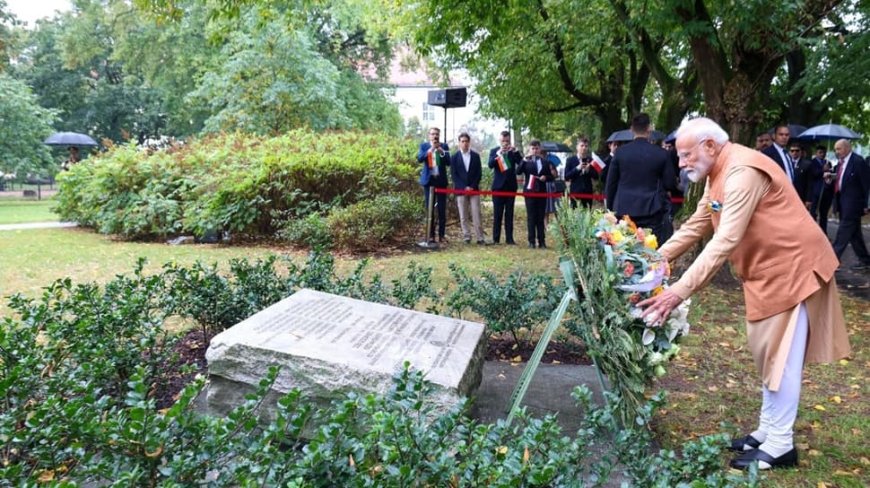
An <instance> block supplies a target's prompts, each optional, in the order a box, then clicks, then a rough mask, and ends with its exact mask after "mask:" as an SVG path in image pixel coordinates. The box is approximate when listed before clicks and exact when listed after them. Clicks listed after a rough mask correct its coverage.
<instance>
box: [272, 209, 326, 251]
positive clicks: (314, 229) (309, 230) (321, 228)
mask: <svg viewBox="0 0 870 488" xmlns="http://www.w3.org/2000/svg"><path fill="white" fill-rule="evenodd" d="M278 238H279V239H282V240H285V241H287V242H289V243H290V244H293V245H296V246H304V247H310V248H311V249H330V248H331V247H332V234H331V233H330V231H329V225H328V224H327V222H326V219H325V218H323V216H322V215H320V214H319V213H311V214H308V215H307V216H305V217H302V218H299V219H293V220H289V221H287V222H286V223H285V224H284V225H282V227H281V229H280V230H279V231H278Z"/></svg>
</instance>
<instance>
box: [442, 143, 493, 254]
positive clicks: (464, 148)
mask: <svg viewBox="0 0 870 488" xmlns="http://www.w3.org/2000/svg"><path fill="white" fill-rule="evenodd" d="M450 176H451V178H453V188H455V189H457V190H475V191H479V190H480V178H481V165H480V154H478V153H476V152H474V151H472V150H471V136H470V135H468V133H467V132H463V133H461V134H459V150H458V151H456V153H455V154H454V155H453V156H452V157H451V158H450ZM456 205H457V206H458V207H459V224H460V226H461V227H462V238H463V240H465V243H466V244H468V243H470V242H471V230H470V229H469V227H468V213H469V206H470V207H471V223H472V225H473V226H474V235H475V237H476V238H477V243H478V244H481V245H483V244H486V241H484V240H483V227H481V225H480V195H456Z"/></svg>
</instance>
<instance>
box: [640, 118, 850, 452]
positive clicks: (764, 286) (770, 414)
mask: <svg viewBox="0 0 870 488" xmlns="http://www.w3.org/2000/svg"><path fill="white" fill-rule="evenodd" d="M677 151H678V154H679V157H680V167H681V168H684V169H686V170H687V172H688V174H689V178H690V179H692V181H695V182H699V181H701V180H703V179H704V178H705V177H707V178H708V180H707V186H706V188H705V190H704V195H703V197H702V198H701V201H700V202H699V203H698V207H697V209H696V211H695V213H694V214H693V215H692V217H691V218H690V219H689V220H688V221H687V222H686V223H685V224H683V226H682V227H681V228H680V230H679V231H678V232H677V233H676V234H674V236H673V237H672V238H671V239H669V240H668V241H667V242H666V243H665V245H664V246H662V248H661V249H660V252H661V253H662V255H664V256H665V257H666V258H667V259H668V260H669V261H672V260H674V259H676V258H677V257H679V256H680V255H681V254H683V253H684V252H686V251H687V250H689V249H690V248H691V247H692V246H693V245H694V244H696V243H698V242H700V241H701V239H703V238H706V237H710V236H711V235H712V238H711V240H710V241H709V242H708V243H707V245H706V246H705V247H704V250H703V251H702V252H701V254H700V255H699V256H698V258H697V259H696V260H695V262H694V263H692V265H691V266H690V267H689V268H688V269H687V270H686V272H685V273H684V274H683V276H682V277H681V278H680V280H679V281H678V282H677V283H675V284H674V286H672V287H671V288H669V289H668V290H666V291H665V292H664V293H662V294H660V295H658V296H656V297H653V298H651V299H649V300H646V301H644V302H641V303H640V304H639V305H640V306H642V307H646V310H645V312H644V313H645V314H647V315H649V314H652V315H654V316H658V317H667V316H668V315H669V314H670V311H671V310H673V308H674V307H676V306H677V305H678V304H679V303H680V302H681V301H683V300H685V299H686V298H688V297H689V296H690V295H692V294H693V293H695V292H696V291H698V290H699V289H700V288H701V287H703V286H704V285H705V284H706V283H707V282H708V281H709V280H710V279H711V278H712V277H713V275H714V274H715V272H716V271H717V270H718V269H719V268H720V267H721V266H722V264H723V263H724V262H725V260H729V261H730V262H731V265H732V268H733V269H734V271H735V273H736V274H737V275H738V277H739V278H740V280H741V281H742V282H743V290H744V296H745V301H746V328H747V336H748V342H749V347H750V349H751V351H752V356H753V358H754V360H755V364H756V367H757V368H758V371H759V374H760V376H761V380H762V390H763V402H762V412H761V416H760V422H759V428H758V429H757V430H756V431H754V432H752V433H751V434H749V435H747V436H745V437H743V438H742V439H738V440H736V441H734V443H733V444H732V449H734V450H736V451H740V452H742V454H741V455H740V456H738V457H737V458H735V459H733V460H732V461H731V466H732V467H735V468H740V469H746V468H748V467H749V465H750V464H752V463H753V462H758V463H759V466H760V468H761V469H769V468H773V467H786V466H796V465H797V451H796V450H795V448H794V443H793V430H792V429H793V426H794V421H795V418H796V416H797V406H798V401H799V398H800V386H801V379H802V376H801V375H802V368H803V365H804V363H807V362H830V361H834V360H836V359H839V358H842V357H845V356H848V355H849V342H848V336H847V333H846V329H845V324H844V320H843V312H842V308H841V307H840V301H839V295H838V293H837V284H836V281H835V279H834V271H835V270H836V269H837V265H838V262H837V258H836V256H835V255H834V253H833V251H832V250H831V246H830V244H829V243H828V240H827V238H826V236H825V235H824V234H823V233H822V232H821V230H820V229H819V227H818V225H816V224H815V222H814V221H813V219H812V217H811V216H810V214H809V213H808V212H806V211H801V210H803V208H804V207H803V204H802V202H801V201H800V198H799V197H798V194H797V192H796V191H795V189H794V186H793V185H792V183H791V181H790V180H789V178H788V177H787V176H786V175H785V174H784V173H783V171H782V170H781V169H780V168H779V166H778V165H777V164H776V163H775V162H774V161H772V160H771V159H770V158H768V157H767V156H764V155H763V154H760V153H758V152H756V151H753V150H751V149H749V148H747V147H744V146H741V145H739V144H733V143H731V142H729V141H728V134H727V133H725V131H724V130H722V128H721V127H719V126H718V125H717V124H716V123H715V122H713V121H711V120H709V119H705V118H698V119H693V120H690V121H687V122H684V123H683V125H682V126H681V127H680V129H679V130H678V132H677Z"/></svg>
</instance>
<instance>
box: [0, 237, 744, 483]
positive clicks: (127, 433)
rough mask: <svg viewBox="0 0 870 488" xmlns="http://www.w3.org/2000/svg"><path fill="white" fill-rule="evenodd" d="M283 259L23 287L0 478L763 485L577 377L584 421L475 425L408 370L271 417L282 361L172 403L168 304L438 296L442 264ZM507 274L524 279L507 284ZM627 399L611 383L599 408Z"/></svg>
mask: <svg viewBox="0 0 870 488" xmlns="http://www.w3.org/2000/svg"><path fill="white" fill-rule="evenodd" d="M279 262H280V261H278V260H277V258H270V259H266V260H261V261H257V262H254V263H248V262H246V261H235V262H233V264H232V265H231V267H230V273H229V275H228V276H226V277H219V276H218V273H217V271H216V270H215V268H214V267H206V266H201V265H195V266H193V267H191V268H189V269H188V268H182V267H179V266H174V265H173V266H167V267H166V268H165V269H164V271H163V272H162V273H159V274H157V275H153V276H145V275H143V273H142V265H141V263H140V265H139V266H138V267H137V269H136V270H135V271H134V273H133V274H132V275H131V276H118V277H116V278H115V279H114V280H112V281H111V282H109V283H107V284H106V285H104V286H99V285H95V284H86V285H76V284H73V283H71V282H70V281H69V280H60V281H58V282H55V283H54V284H52V285H50V286H49V287H47V288H46V289H45V292H44V293H43V294H42V296H40V297H38V298H35V299H25V298H22V297H20V296H18V297H13V298H12V299H11V301H10V308H11V310H12V311H13V313H12V315H10V316H9V317H6V318H4V319H3V321H2V322H0V457H2V460H3V462H2V463H0V485H4V486H5V485H14V486H34V485H36V484H39V483H42V484H47V485H54V486H83V485H88V486H123V487H129V486H134V487H135V486H142V487H146V486H147V487H151V486H167V487H169V486H193V485H205V486H291V487H321V486H322V487H327V486H330V487H331V486H408V487H425V486H469V487H476V486H498V487H501V486H504V487H513V486H541V487H544V486H546V487H561V486H570V487H573V486H600V485H602V484H604V483H606V482H607V481H608V480H609V479H610V478H611V476H612V474H613V473H614V471H615V470H616V469H617V466H619V465H621V466H623V471H624V476H625V477H627V480H628V482H629V483H631V484H632V486H668V487H670V486H687V487H688V486H714V487H729V486H755V485H756V484H757V480H756V473H750V474H749V476H748V477H743V476H740V475H736V474H727V473H725V472H723V471H722V470H721V468H720V466H719V463H718V459H720V451H721V450H722V448H723V447H724V446H725V445H726V439H725V438H724V437H723V436H713V437H708V438H702V439H700V440H698V441H694V442H691V443H688V444H686V445H685V446H684V447H683V453H682V455H678V454H677V453H676V452H673V451H660V452H659V451H656V450H654V449H652V448H651V447H650V446H651V437H650V436H651V434H650V432H649V430H648V429H647V428H646V425H647V424H648V422H649V420H650V418H652V414H653V411H654V409H655V408H656V407H658V406H660V405H661V404H662V400H661V399H660V398H658V397H657V398H654V399H653V400H652V402H651V403H648V404H646V405H644V407H643V408H641V409H639V410H638V412H637V417H636V422H634V423H631V424H629V427H627V428H623V427H617V426H618V425H621V424H620V423H618V422H616V419H617V416H616V415H617V413H616V411H615V410H614V409H613V408H611V407H609V406H605V407H603V408H600V407H596V406H594V405H592V403H591V394H590V392H589V390H587V389H585V388H582V387H581V388H578V389H577V391H576V393H575V395H576V396H575V397H576V398H577V400H578V402H579V404H580V408H581V409H582V410H583V411H584V412H586V420H585V422H584V424H583V426H582V427H581V428H580V429H579V430H578V431H577V432H563V431H562V430H561V429H560V427H559V426H558V424H557V422H556V420H555V418H554V417H553V416H548V417H545V418H533V417H531V416H529V415H526V414H525V413H524V412H520V413H519V415H518V416H517V417H516V420H515V421H514V422H513V424H511V425H508V424H506V423H504V422H501V421H500V422H497V423H494V424H486V423H480V422H477V421H475V420H472V419H470V418H469V417H468V416H467V415H466V408H467V405H460V406H458V407H456V408H455V409H453V410H451V411H449V412H446V413H436V412H434V411H433V410H432V408H433V407H432V406H431V404H430V403H429V401H428V396H429V394H430V393H431V386H430V385H429V384H428V383H427V382H426V381H425V379H424V377H423V375H422V374H421V373H420V372H417V371H412V370H410V369H408V367H407V365H406V367H405V368H404V369H403V370H401V371H398V372H397V374H396V376H395V379H394V384H393V388H392V390H391V391H390V392H389V393H387V394H384V395H373V394H370V395H356V394H350V395H348V396H346V397H345V398H343V399H342V400H340V401H338V402H335V403H333V404H332V405H331V406H330V407H328V408H325V409H317V408H315V407H313V404H312V403H309V401H308V400H307V399H306V398H303V397H302V396H301V395H300V393H299V392H298V391H291V392H290V393H288V394H287V395H285V396H284V397H283V398H281V399H280V400H279V401H278V402H277V415H276V417H275V418H274V420H272V421H271V422H270V423H268V424H266V425H263V424H261V423H259V422H258V418H259V417H260V416H259V415H258V411H257V410H258V407H259V406H260V405H261V403H262V402H263V399H264V397H265V395H266V392H267V391H268V390H269V388H270V387H271V384H272V383H273V382H274V380H275V378H276V377H277V373H278V370H277V369H273V370H271V371H270V372H269V374H268V375H267V377H266V378H263V380H262V381H261V383H260V388H259V390H258V392H257V393H256V394H254V395H250V396H248V397H247V400H246V402H245V403H244V404H243V405H241V406H239V407H238V408H236V409H235V410H234V411H233V412H231V413H230V414H229V415H228V416H226V417H223V418H217V417H211V416H205V415H202V414H201V413H199V412H197V411H196V409H195V408H194V405H195V399H196V397H197V395H198V394H199V392H200V390H201V389H202V387H203V386H204V379H203V378H202V377H199V378H198V379H196V380H194V381H193V382H192V383H191V384H189V385H188V386H187V387H185V388H184V389H183V390H182V391H181V392H180V393H179V394H178V395H177V396H176V398H177V400H176V401H175V403H174V404H173V405H171V406H170V407H169V408H162V406H161V405H159V404H158V398H157V395H158V393H157V392H158V391H160V390H161V389H162V388H164V386H165V383H166V381H167V375H169V374H172V373H174V371H172V370H171V369H169V368H167V367H166V365H167V364H173V357H172V356H173V354H172V346H173V340H172V337H170V336H168V335H167V334H166V332H165V329H164V327H163V322H164V321H165V320H166V319H167V317H169V316H170V315H175V314H179V315H184V316H188V317H191V318H194V319H195V320H197V321H199V320H203V321H205V322H207V323H208V324H209V326H210V327H215V328H220V327H222V326H225V325H227V323H228V322H229V321H231V320H236V318H237V317H239V316H242V315H244V314H246V313H249V312H253V311H257V310H259V309H260V308H263V307H265V306H267V305H268V304H270V303H272V302H274V301H277V300H279V299H280V298H281V297H283V296H285V295H286V294H288V293H292V291H294V290H296V289H298V288H299V287H310V288H315V289H319V290H323V291H329V292H332V293H338V294H342V295H347V296H352V297H356V298H364V299H368V300H372V301H376V302H380V303H392V304H394V305H399V306H408V307H415V306H420V305H421V304H426V305H427V306H428V307H429V308H430V309H437V308H438V307H439V306H441V305H442V304H441V303H440V301H439V299H438V295H437V294H436V293H435V292H434V291H433V289H432V287H431V272H432V270H431V269H430V268H421V267H419V266H418V265H415V264H412V265H410V266H409V269H408V275H407V276H406V277H404V278H401V279H397V280H394V281H393V282H392V283H391V284H390V285H387V284H385V283H384V282H383V281H382V280H381V279H380V278H379V277H378V276H375V277H373V278H370V279H368V280H365V279H363V276H364V270H365V268H366V262H365V261H364V262H362V263H361V264H360V266H358V267H357V269H356V270H354V272H352V273H351V274H350V275H348V276H345V277H338V276H336V274H335V271H334V260H333V259H332V256H331V255H329V254H320V253H312V255H311V256H310V257H309V259H308V261H307V262H306V263H304V264H303V265H296V264H295V263H292V262H289V261H288V262H287V263H288V264H287V266H286V269H281V270H280V271H279V270H278V268H277V265H278V263H279ZM454 272H459V271H458V270H455V271H454ZM511 283H512V284H513V285H512V286H516V284H517V283H526V281H525V280H515V281H514V282H506V283H505V284H504V285H502V286H505V285H507V284H511ZM486 286H491V287H493V288H495V287H496V282H495V281H493V282H492V283H490V284H488V285H486ZM542 286H543V285H542ZM538 288H541V286H530V287H529V290H532V289H538ZM538 293H540V291H538ZM212 295H213V296H212ZM511 300H513V299H511ZM233 306H234V307H237V308H238V309H239V310H238V311H232V310H229V308H230V307H233ZM471 306H472V305H469V307H471ZM209 307H212V308H213V309H214V311H213V312H207V309H208V308H209ZM233 314H236V315H233ZM617 404H619V401H618V399H617V398H614V397H611V396H608V402H607V405H617ZM303 433H305V435H303Z"/></svg>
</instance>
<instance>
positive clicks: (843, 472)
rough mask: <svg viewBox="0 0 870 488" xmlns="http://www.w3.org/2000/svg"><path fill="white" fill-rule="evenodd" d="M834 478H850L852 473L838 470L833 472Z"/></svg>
mask: <svg viewBox="0 0 870 488" xmlns="http://www.w3.org/2000/svg"><path fill="white" fill-rule="evenodd" d="M834 476H852V473H850V472H848V471H843V470H842V469H838V470H836V471H834Z"/></svg>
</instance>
